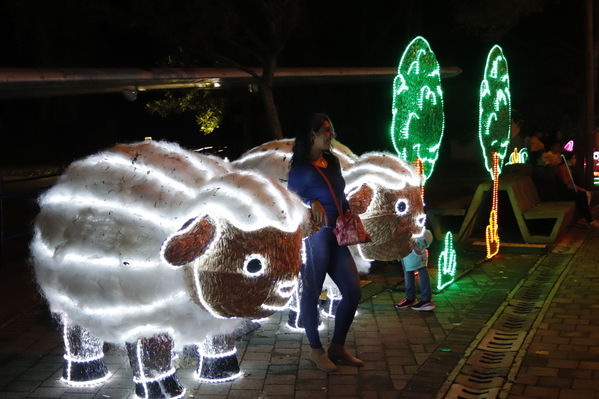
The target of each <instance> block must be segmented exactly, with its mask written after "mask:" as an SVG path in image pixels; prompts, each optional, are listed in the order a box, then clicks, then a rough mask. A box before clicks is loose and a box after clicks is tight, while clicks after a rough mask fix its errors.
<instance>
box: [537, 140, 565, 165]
mask: <svg viewBox="0 0 599 399" xmlns="http://www.w3.org/2000/svg"><path fill="white" fill-rule="evenodd" d="M560 163H562V143H561V142H559V141H554V142H552V143H551V145H550V147H549V150H547V151H545V152H543V154H542V155H541V158H540V159H539V164H540V165H542V166H558V165H559V164H560Z"/></svg>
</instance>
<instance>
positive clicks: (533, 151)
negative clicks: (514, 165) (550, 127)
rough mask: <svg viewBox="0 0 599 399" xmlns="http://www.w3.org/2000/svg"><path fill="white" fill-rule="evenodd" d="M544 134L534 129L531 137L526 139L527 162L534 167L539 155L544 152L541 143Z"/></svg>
mask: <svg viewBox="0 0 599 399" xmlns="http://www.w3.org/2000/svg"><path fill="white" fill-rule="evenodd" d="M544 137H545V133H544V132H543V131H542V130H540V129H534V130H533V132H532V135H531V136H530V138H529V139H528V144H527V147H528V156H529V161H530V162H531V163H532V164H533V165H536V164H537V162H538V160H539V158H540V157H541V154H543V151H544V150H545V144H544V143H543V140H544Z"/></svg>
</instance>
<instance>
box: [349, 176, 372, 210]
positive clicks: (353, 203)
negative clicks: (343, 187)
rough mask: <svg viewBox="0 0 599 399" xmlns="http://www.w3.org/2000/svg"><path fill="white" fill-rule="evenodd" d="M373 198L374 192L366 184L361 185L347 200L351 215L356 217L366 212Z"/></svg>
mask: <svg viewBox="0 0 599 399" xmlns="http://www.w3.org/2000/svg"><path fill="white" fill-rule="evenodd" d="M373 198H374V190H373V189H372V188H370V186H369V185H368V184H366V183H364V184H362V185H361V186H360V188H359V189H357V190H354V191H352V192H351V193H350V194H349V197H348V198H347V201H348V202H349V207H350V208H351V211H352V212H353V213H356V214H358V215H360V214H362V213H364V212H366V209H368V206H369V205H370V203H371V202H372V199H373Z"/></svg>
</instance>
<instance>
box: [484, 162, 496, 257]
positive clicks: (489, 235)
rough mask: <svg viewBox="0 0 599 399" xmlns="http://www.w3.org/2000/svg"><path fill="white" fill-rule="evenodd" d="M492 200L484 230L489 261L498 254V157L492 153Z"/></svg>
mask: <svg viewBox="0 0 599 399" xmlns="http://www.w3.org/2000/svg"><path fill="white" fill-rule="evenodd" d="M492 157H493V199H492V203H491V213H490V214H489V224H488V225H487V228H486V229H485V239H486V244H487V259H491V258H492V257H494V256H495V255H497V253H498V252H499V235H498V234H497V227H498V226H497V212H498V199H497V197H498V190H499V155H498V154H497V153H496V152H493V155H492Z"/></svg>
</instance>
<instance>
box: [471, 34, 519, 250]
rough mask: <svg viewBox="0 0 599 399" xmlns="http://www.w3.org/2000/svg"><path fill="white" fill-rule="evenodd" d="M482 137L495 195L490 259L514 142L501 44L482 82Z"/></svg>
mask: <svg viewBox="0 0 599 399" xmlns="http://www.w3.org/2000/svg"><path fill="white" fill-rule="evenodd" d="M479 99H480V100H479V113H478V137H479V139H480V145H481V148H482V151H483V157H484V158H485V168H486V169H487V171H488V172H489V173H490V174H491V179H493V199H492V202H491V213H490V214H489V224H488V225H487V228H486V230H485V239H486V245H487V259H491V258H492V257H494V256H495V255H497V253H498V252H499V235H498V234H497V230H498V226H497V220H498V216H497V214H498V200H497V194H498V193H497V190H498V189H499V174H500V173H501V167H502V166H503V160H504V158H505V154H506V152H507V146H508V144H509V142H510V128H511V121H512V116H511V112H512V107H511V96H510V77H509V74H508V68H507V60H506V59H505V57H504V55H503V51H502V50H501V47H499V46H497V45H496V46H493V48H492V49H491V51H489V55H488V56H487V62H486V64H485V72H484V75H483V80H482V82H481V84H480V97H479Z"/></svg>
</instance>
